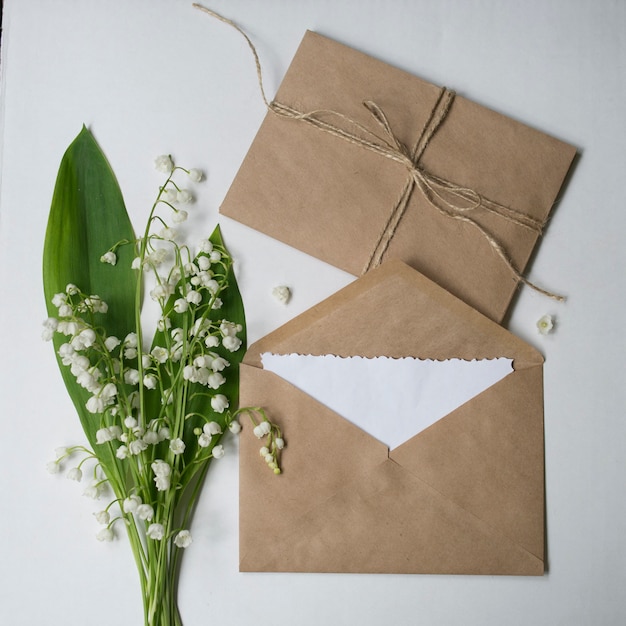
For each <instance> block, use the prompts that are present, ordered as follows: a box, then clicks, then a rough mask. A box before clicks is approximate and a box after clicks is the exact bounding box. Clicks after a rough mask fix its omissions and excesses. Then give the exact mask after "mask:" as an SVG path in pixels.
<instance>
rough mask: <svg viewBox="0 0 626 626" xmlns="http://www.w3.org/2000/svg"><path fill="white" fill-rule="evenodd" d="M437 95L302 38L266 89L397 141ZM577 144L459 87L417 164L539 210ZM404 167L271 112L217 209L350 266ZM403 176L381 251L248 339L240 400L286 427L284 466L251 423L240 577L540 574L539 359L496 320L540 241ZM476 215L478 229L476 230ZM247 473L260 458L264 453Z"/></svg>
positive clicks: (361, 258)
mask: <svg viewBox="0 0 626 626" xmlns="http://www.w3.org/2000/svg"><path fill="white" fill-rule="evenodd" d="M438 94H440V90H439V89H438V88H437V87H435V86H434V85H431V84H429V83H426V82H424V81H422V80H420V79H418V78H415V77H414V76H411V75H409V74H406V73H405V72H402V71H400V70H397V69H395V68H393V67H390V66H388V65H386V64H384V63H382V62H380V61H377V60H375V59H372V58H371V57H368V56H366V55H364V54H362V53H360V52H357V51H355V50H352V49H350V48H347V47H345V46H343V45H340V44H337V43H336V42H333V41H331V40H329V39H326V38H325V37H322V36H320V35H317V34H315V33H307V34H306V36H305V37H304V39H303V42H302V44H301V46H300V48H299V50H298V52H297V54H296V56H295V57H294V60H293V62H292V64H291V66H290V68H289V70H288V72H287V74H286V76H285V78H284V80H283V83H282V85H281V87H280V89H279V91H278V93H277V96H276V101H277V102H280V103H281V104H283V105H287V106H289V107H293V108H295V109H297V110H299V111H316V110H320V109H326V110H332V111H338V112H341V113H342V114H343V115H345V116H347V117H349V118H350V119H352V120H355V121H357V122H359V123H361V124H363V125H364V126H367V125H368V124H371V112H368V111H367V110H365V109H364V108H363V107H362V106H361V102H362V101H364V100H369V101H373V102H376V104H377V105H378V106H379V107H380V109H381V110H382V111H384V114H385V116H386V119H387V120H388V123H389V124H390V125H391V126H392V127H393V132H394V134H395V136H396V137H398V138H399V140H400V141H401V142H402V144H403V145H407V146H411V145H413V144H414V143H415V142H416V141H417V139H418V134H419V133H420V132H421V130H422V128H423V127H424V126H425V125H426V124H427V123H428V118H429V116H430V115H431V113H432V110H433V106H434V104H433V103H434V102H435V101H436V100H437V98H438ZM574 154H575V150H574V148H572V147H571V146H568V145H567V144H564V143H562V142H560V141H558V140H556V139H554V138H552V137H549V136H547V135H545V134H543V133H540V132H537V131H535V130H533V129H531V128H529V127H527V126H524V125H523V124H520V123H519V122H515V121H513V120H511V119H508V118H506V117H504V116H502V115H499V114H497V113H494V112H493V111H490V110H488V109H485V108H484V107H481V106H479V105H476V104H475V103H472V102H471V101H469V100H466V99H464V98H461V97H459V96H457V97H456V98H455V100H454V102H453V103H452V106H451V108H450V110H449V112H448V113H447V116H446V117H445V119H444V120H443V121H442V122H441V124H440V127H439V128H438V130H437V132H436V134H434V135H433V136H432V138H431V139H430V141H429V144H428V147H427V148H426V150H424V152H423V154H422V155H421V156H420V162H419V167H420V168H423V170H424V171H427V172H430V173H432V174H434V175H435V176H436V177H438V179H440V180H444V181H454V183H455V184H456V185H460V186H462V188H463V189H470V190H473V191H475V192H477V193H479V194H480V195H481V197H484V198H489V200H490V201H493V202H496V203H498V205H499V206H505V207H511V208H514V209H515V211H517V212H519V213H520V214H524V215H528V216H531V217H532V218H533V219H534V220H535V221H536V223H543V222H544V221H545V220H546V219H547V217H548V215H549V212H550V210H551V207H552V205H553V203H554V201H555V198H556V196H557V194H558V192H559V189H560V188H561V185H562V183H563V180H564V178H565V176H566V173H567V171H568V169H569V167H570V164H571V162H572V159H573V158H574ZM406 176H407V171H406V168H404V167H403V166H399V165H398V163H396V162H393V161H392V160H390V159H385V158H381V157H380V156H378V155H377V154H374V153H372V152H370V151H367V150H363V149H362V148H361V147H360V146H355V145H353V144H351V143H350V142H345V141H342V140H341V138H338V137H336V136H333V135H332V134H330V133H326V132H323V131H320V130H319V129H318V128H314V127H311V125H308V124H303V123H302V121H301V120H290V119H281V118H280V117H279V116H276V115H274V114H271V113H270V114H268V116H267V118H266V119H265V121H264V122H263V125H262V126H261V128H260V130H259V133H258V135H257V137H256V139H255V140H254V142H253V144H252V146H251V148H250V151H249V153H248V155H247V157H246V159H245V161H244V162H243V164H242V166H241V169H240V171H239V173H238V175H237V177H236V179H235V181H234V183H233V185H232V187H231V190H230V191H229V194H228V195H227V197H226V199H225V201H224V203H223V205H222V209H221V211H222V213H224V214H225V215H228V216H231V217H233V218H234V219H237V220H239V221H242V222H244V223H246V224H248V225H250V226H252V227H254V228H256V229H258V230H260V231H262V232H265V233H267V234H269V235H271V236H273V237H276V238H277V239H280V240H281V241H284V242H286V243H288V244H290V245H293V246H295V247H297V248H299V249H301V250H303V251H305V252H308V253H309V254H312V255H314V256H316V257H318V258H320V259H322V260H323V261H326V262H329V263H332V264H333V265H336V266H338V267H341V268H343V269H345V270H347V271H349V272H351V273H353V274H355V275H358V274H360V272H361V269H362V268H363V267H364V266H365V265H367V260H368V258H369V257H370V256H371V250H372V245H373V243H375V241H376V238H377V237H378V235H379V233H380V232H381V231H382V230H384V227H385V224H386V222H387V220H388V217H389V211H390V210H391V209H392V206H391V205H392V204H393V203H394V202H395V201H396V199H397V197H398V195H399V194H400V192H401V191H402V189H403V187H404V185H405V183H406ZM427 195H428V194H424V193H421V192H420V189H415V190H413V193H412V195H411V197H410V199H409V201H408V205H407V208H406V210H405V212H404V214H403V215H402V216H401V220H400V222H399V224H398V226H397V228H396V229H395V230H394V232H393V236H392V238H391V239H390V242H389V244H388V246H387V248H386V250H385V253H384V256H383V259H382V261H383V262H382V264H381V265H380V266H379V267H377V268H375V269H371V270H370V271H368V272H366V273H365V274H364V275H362V276H361V277H360V278H358V279H357V280H355V281H354V282H353V283H352V284H350V285H349V286H348V287H346V288H345V289H343V290H341V291H340V292H338V293H336V294H335V295H333V296H331V297H330V298H328V299H327V300H325V301H324V302H322V303H320V304H319V305H317V306H315V307H313V308H312V309H311V310H309V311H307V312H305V313H304V314H302V315H300V316H298V317H297V318H295V319H294V320H292V321H291V322H289V323H287V324H286V325H285V326H283V327H281V328H279V329H278V330H277V331H275V332H273V333H271V334H270V335H268V336H266V337H265V338H263V339H261V340H260V341H258V342H257V343H255V344H253V345H252V346H250V348H249V350H248V352H247V355H246V358H245V359H244V364H243V365H242V369H241V405H242V406H263V407H265V409H266V410H267V411H268V413H269V414H270V415H271V417H272V419H273V420H274V421H276V422H278V423H279V424H280V425H281V427H282V428H283V429H284V432H285V433H286V438H287V441H288V446H287V447H286V448H285V450H284V455H283V470H284V471H283V474H282V475H281V476H280V477H278V478H277V477H276V476H274V475H272V474H271V473H270V472H267V471H263V467H262V465H263V463H262V460H260V459H259V455H258V448H259V445H260V444H259V440H258V439H256V438H255V437H254V436H253V434H252V433H251V432H250V431H251V429H244V432H243V433H242V437H241V455H240V459H241V460H240V569H241V570H242V571H293V572H296V571H297V572H389V573H391V572H397V573H456V574H512V575H541V574H543V572H544V569H545V567H544V525H545V524H544V471H543V468H544V447H543V359H542V357H541V355H540V354H539V353H538V352H537V351H536V350H535V349H533V348H532V347H531V346H529V345H527V344H526V343H524V342H523V341H521V340H520V339H518V338H517V337H515V336H513V335H512V334H511V333H509V332H508V331H507V330H505V329H504V328H502V327H501V326H500V325H499V322H501V320H502V318H503V317H504V315H505V313H506V311H507V308H508V307H509V304H510V302H511V299H512V297H513V295H514V292H515V289H516V287H517V284H518V282H517V280H516V277H515V276H514V275H513V274H512V273H511V271H510V268H509V267H507V265H506V264H505V263H503V260H502V258H501V256H499V255H498V254H496V253H495V252H494V247H493V245H492V242H490V241H489V240H488V238H487V237H486V236H485V233H489V236H490V237H491V238H492V239H493V240H495V241H497V242H498V244H499V245H500V246H501V247H502V249H504V250H505V251H506V255H507V257H508V258H510V259H511V261H512V262H513V264H514V265H515V266H516V267H517V268H518V269H519V270H521V271H523V269H524V268H525V266H526V264H527V263H528V260H529V258H530V255H531V253H532V251H533V249H534V247H535V245H536V243H537V239H538V237H539V233H538V232H537V231H536V230H532V229H527V228H524V227H520V225H519V224H518V223H515V222H514V221H511V220H510V219H506V217H503V216H502V215H501V214H496V215H494V214H493V213H492V212H489V211H487V210H484V209H483V207H479V208H476V209H475V210H473V211H472V221H473V223H472V224H469V223H468V222H465V221H463V220H456V219H452V218H450V216H449V215H446V214H445V212H442V211H437V210H435V208H434V207H433V206H432V202H431V201H430V200H429V198H428V197H427ZM475 223H477V224H479V225H480V227H479V228H478V227H475V226H474V224H475ZM260 465H261V466H260Z"/></svg>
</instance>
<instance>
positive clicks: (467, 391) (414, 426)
mask: <svg viewBox="0 0 626 626" xmlns="http://www.w3.org/2000/svg"><path fill="white" fill-rule="evenodd" d="M261 360H262V362H263V368H264V369H265V370H268V371H270V372H273V373H274V374H277V375H278V376H280V377H281V378H283V379H284V380H286V381H288V382H289V383H291V384H292V385H294V386H295V387H297V388H298V389H300V390H301V391H304V392H305V393H307V394H308V395H310V396H311V397H313V398H315V399H316V400H317V401H318V402H320V403H322V404H323V405H325V406H326V407H328V408H329V409H332V410H333V411H335V413H338V414H339V415H341V416H342V417H343V418H345V419H347V420H348V421H350V422H352V423H353V424H355V425H356V426H358V427H359V428H361V429H363V430H364V431H365V432H367V433H369V434H370V435H372V436H373V437H376V439H378V440H379V441H381V442H383V443H384V444H386V445H387V446H388V447H389V448H390V449H391V450H393V449H394V448H397V447H398V446H399V445H400V444H402V443H404V442H405V441H407V440H408V439H410V438H411V437H413V436H415V435H416V434H417V433H419V432H421V431H422V430H424V429H426V428H428V427H429V426H431V425H432V424H434V423H435V422H436V421H437V420H440V419H441V418H442V417H445V416H446V415H448V414H449V413H451V412H452V411H454V410H455V409H456V408H458V407H459V406H461V405H462V404H465V403H466V402H467V401H468V400H471V399H472V398H473V397H474V396H477V395H478V394H479V393H482V392H483V391H484V390H485V389H488V388H489V387H491V386H492V385H494V384H495V383H497V382H498V381H500V380H502V379H503V378H504V377H505V376H507V375H508V374H510V373H511V372H512V371H513V360H512V359H508V358H497V359H481V360H472V361H466V360H463V359H447V360H444V361H434V360H430V359H424V360H422V359H416V358H412V357H405V358H399V359H394V358H391V357H385V356H380V357H374V358H365V357H360V356H352V357H338V356H334V355H322V356H314V355H302V354H285V355H279V354H271V353H268V352H266V353H264V354H262V355H261Z"/></svg>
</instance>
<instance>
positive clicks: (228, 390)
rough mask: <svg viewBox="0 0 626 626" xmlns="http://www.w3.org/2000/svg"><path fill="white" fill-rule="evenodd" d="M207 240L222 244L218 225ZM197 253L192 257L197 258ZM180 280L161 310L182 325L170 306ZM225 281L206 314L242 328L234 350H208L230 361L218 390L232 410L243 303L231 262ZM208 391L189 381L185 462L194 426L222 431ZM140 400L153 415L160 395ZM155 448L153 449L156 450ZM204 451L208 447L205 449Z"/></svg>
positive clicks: (192, 447) (157, 339)
mask: <svg viewBox="0 0 626 626" xmlns="http://www.w3.org/2000/svg"><path fill="white" fill-rule="evenodd" d="M209 240H210V241H211V242H212V243H213V245H214V246H216V247H219V248H224V249H226V248H225V245H224V241H223V239H222V234H221V230H220V227H219V226H217V227H216V228H215V230H214V231H213V233H212V234H211V236H210V237H209ZM197 259H198V257H197V256H196V258H195V259H194V261H197ZM182 280H184V279H181V281H179V283H178V285H177V286H176V289H175V294H174V295H172V296H171V297H170V299H169V301H168V303H167V304H166V306H165V311H166V312H167V314H168V317H169V318H170V320H171V322H172V326H173V327H182V326H183V318H184V316H186V315H188V314H187V313H185V314H177V313H176V312H175V311H174V310H173V306H174V300H175V299H176V298H177V297H179V295H178V294H179V288H180V286H181V284H182ZM227 283H228V287H227V288H226V289H224V290H223V291H222V292H220V298H221V299H222V306H221V307H220V308H219V309H216V310H214V311H211V313H210V316H209V318H210V319H211V320H213V321H214V322H217V323H218V324H219V322H221V320H228V321H229V322H234V323H235V324H241V326H242V331H241V332H239V333H238V334H237V336H238V337H239V338H240V339H241V347H240V348H239V350H237V351H236V352H234V353H233V352H229V351H228V350H226V349H225V348H224V347H223V346H222V345H220V346H218V347H217V348H213V349H212V351H214V352H216V353H217V354H219V356H221V357H223V358H224V359H226V360H227V361H228V362H229V363H230V365H229V366H228V367H227V368H226V369H225V370H224V371H223V372H222V374H223V375H224V377H225V378H226V382H225V383H224V384H223V385H222V386H221V387H220V388H219V393H220V394H224V395H225V396H226V397H227V398H228V399H229V400H230V407H229V410H230V411H231V412H234V411H235V410H236V409H237V405H238V401H239V364H240V363H241V360H242V359H243V356H244V354H245V352H246V319H245V313H244V307H243V301H242V299H241V294H240V292H239V287H238V286H237V281H236V279H235V274H234V272H233V269H232V266H231V268H230V269H229V271H228V273H227ZM165 345H166V342H165V336H164V333H163V332H162V331H157V332H156V333H155V335H154V339H153V342H152V347H151V349H152V348H154V347H155V346H165ZM184 365H185V364H184V363H179V364H178V366H177V368H175V371H176V372H177V371H178V369H179V368H180V367H183V366H184ZM210 392H211V390H209V389H204V388H203V387H201V386H199V385H197V386H196V385H192V390H191V396H190V397H189V398H188V400H187V403H186V406H185V414H194V416H193V417H190V418H189V419H188V420H186V422H185V427H184V435H183V439H184V441H185V443H186V444H187V447H186V449H185V453H184V458H185V462H186V463H190V462H191V461H192V459H193V458H194V457H195V454H196V452H197V451H198V446H197V443H196V442H197V436H196V435H194V434H193V430H194V428H197V427H200V428H201V427H202V426H203V425H204V424H205V423H206V421H215V422H218V423H219V424H220V425H221V426H222V430H223V431H226V419H225V418H226V413H217V412H215V411H214V410H213V408H212V407H211V400H210ZM144 401H145V406H146V413H147V414H148V415H152V416H154V415H157V414H158V412H159V409H160V407H161V395H160V393H159V392H158V391H148V392H145V393H144ZM199 415H200V416H204V418H206V419H202V418H201V417H199ZM218 442H219V440H218V439H216V440H215V442H214V443H218ZM161 445H162V449H161V450H160V452H161V453H164V452H165V447H166V446H165V444H161ZM158 452H159V451H157V453H158ZM207 452H208V451H207ZM191 474H192V472H189V473H186V474H185V480H184V482H185V484H186V482H187V480H186V479H187V478H190V477H191Z"/></svg>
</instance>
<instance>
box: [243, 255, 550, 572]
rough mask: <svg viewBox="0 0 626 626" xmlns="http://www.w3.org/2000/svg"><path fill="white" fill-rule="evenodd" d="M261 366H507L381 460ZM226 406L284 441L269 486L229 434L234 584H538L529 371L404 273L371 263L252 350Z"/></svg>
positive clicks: (535, 362)
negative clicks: (233, 456)
mask: <svg viewBox="0 0 626 626" xmlns="http://www.w3.org/2000/svg"><path fill="white" fill-rule="evenodd" d="M263 353H273V354H281V355H286V354H301V355H337V356H340V357H353V356H355V355H358V356H363V357H368V358H372V357H378V356H382V355H384V356H389V357H394V358H396V359H398V358H400V357H418V358H419V359H435V360H440V361H441V360H446V359H463V360H467V361H471V360H472V359H495V358H499V357H507V358H509V359H513V369H514V371H513V372H512V373H510V374H508V375H506V376H505V377H504V378H503V379H502V380H500V381H499V382H497V383H496V384H494V385H493V386H491V387H489V388H487V389H486V390H485V391H483V392H482V393H480V394H479V395H477V396H475V397H473V398H472V399H470V400H469V401H467V402H466V403H465V404H463V405H461V406H460V407H459V408H457V409H456V410H454V411H453V412H451V413H450V414H448V415H446V416H445V417H443V418H442V419H439V420H438V421H437V422H435V423H434V424H433V425H432V426H430V427H428V428H426V429H425V430H423V431H422V432H420V433H419V434H417V435H415V436H414V437H412V438H410V439H408V440H407V441H406V442H404V443H402V444H401V445H398V446H397V447H395V448H393V449H392V450H391V451H390V450H389V449H388V447H387V446H386V445H385V444H383V443H381V442H380V441H379V440H378V439H376V438H374V437H372V436H371V435H368V434H367V433H366V432H364V431H363V430H361V429H360V428H358V427H356V426H354V425H353V424H352V423H350V422H348V421H347V420H345V419H344V418H342V417H341V416H339V415H338V414H336V413H334V412H333V411H332V410H330V409H328V408H327V407H326V406H325V405H323V404H321V403H320V402H319V401H317V400H315V399H314V398H312V397H311V396H309V395H307V394H306V393H304V392H302V391H300V390H299V389H297V388H296V387H295V386H293V385H292V384H290V383H288V382H286V381H285V380H284V379H282V378H280V377H279V376H277V375H275V374H274V373H272V372H270V371H266V370H264V369H263V367H262V362H261V357H260V355H261V354H263ZM380 393H381V394H384V393H385V389H384V388H381V389H380ZM392 400H393V399H390V407H391V406H392V404H393V401H392ZM240 401H241V406H262V407H264V408H265V409H266V411H267V412H268V414H269V415H270V416H271V417H272V419H273V420H274V421H276V422H277V423H279V424H280V426H281V427H282V428H283V430H284V435H285V440H286V442H287V445H286V447H285V449H284V450H283V456H282V467H283V473H282V474H281V475H280V476H275V475H274V474H273V473H272V472H271V471H268V469H267V467H266V466H265V464H264V462H263V459H262V458H260V456H259V453H258V451H259V448H260V446H261V445H262V442H261V441H260V440H259V439H257V438H256V437H255V436H254V435H253V433H252V428H250V427H246V423H245V422H244V429H243V432H242V435H241V439H240V445H241V452H240V569H241V571H282V572H379V573H394V572H395V573H430V574H510V575H541V574H542V573H543V572H544V474H543V466H544V465H543V359H542V357H541V355H540V354H539V353H538V352H537V351H536V350H535V349H534V348H532V347H530V346H529V345H527V344H526V343H524V342H523V341H521V340H520V339H518V338H517V337H515V336H514V335H512V334H511V333H509V332H508V331H507V330H505V329H504V328H502V327H501V326H499V325H497V324H496V323H494V322H493V321H491V320H489V319H488V318H486V317H485V316H483V315H482V314H480V313H478V312H477V311H475V310H474V309H472V308H471V307H469V306H467V305H466V304H464V303H463V302H461V301H460V300H459V299H457V298H456V297H454V296H452V295H451V294H449V293H448V292H446V291H445V290H443V289H442V288H441V287H439V286H437V285H436V284H434V283H433V282H431V281H430V280H428V279H427V278H425V277H424V276H423V275H421V274H420V273H419V272H417V271H415V270H413V269H411V268H410V267H409V266H407V265H406V264H404V263H402V262H400V261H393V260H392V261H388V262H385V263H383V264H382V265H381V266H380V267H379V268H377V269H375V270H372V271H370V272H368V273H367V274H366V275H365V276H363V277H361V278H359V279H358V280H356V281H355V282H354V283H352V284H350V285H348V286H347V287H346V288H344V289H343V290H341V291H339V292H337V293H336V294H334V295H333V296H331V297H330V298H328V299H327V300H325V301H323V302H322V303H320V304H319V305H317V306H315V307H313V308H312V309H310V310H309V311H307V312H305V313H303V314H302V315H300V316H298V317H297V318H295V319H294V320H292V321H290V322H288V323H287V324H286V325H284V326H283V327H281V328H279V329H278V330H276V331H275V332H273V333H271V334H269V335H267V336H266V337H264V338H263V339H261V340H260V341H258V342H256V343H255V344H253V345H252V346H251V347H250V348H249V350H248V352H247V355H246V357H245V359H244V363H243V364H242V367H241V400H240ZM390 410H392V409H390ZM390 417H391V415H388V414H381V415H380V420H387V419H390Z"/></svg>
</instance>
